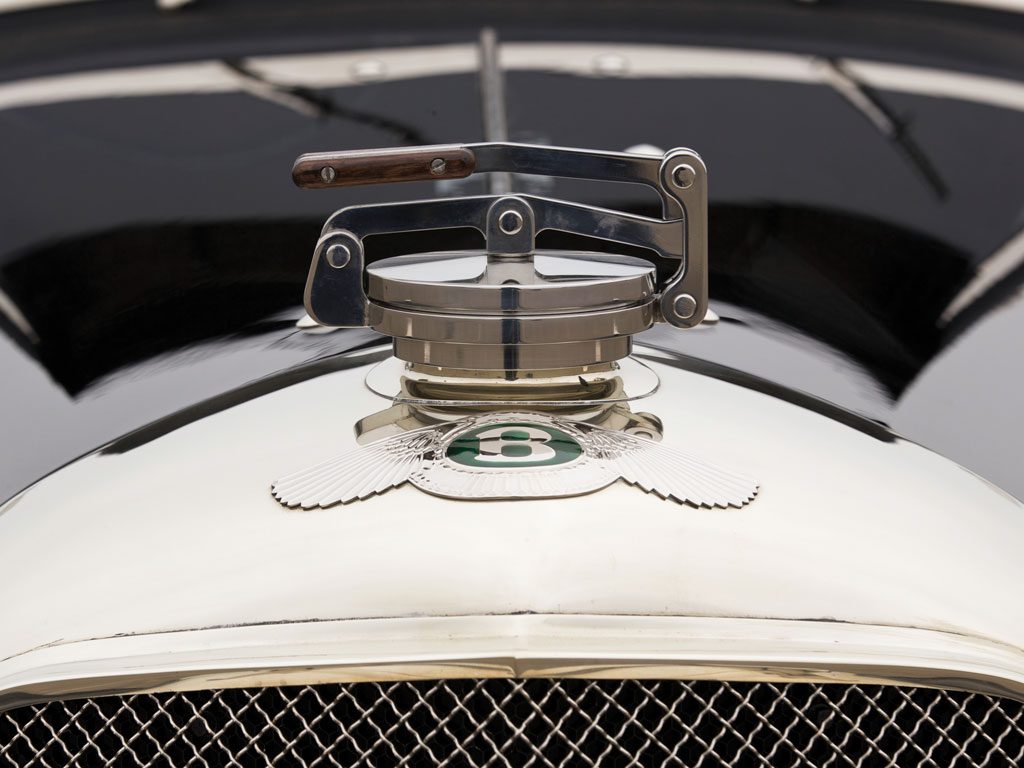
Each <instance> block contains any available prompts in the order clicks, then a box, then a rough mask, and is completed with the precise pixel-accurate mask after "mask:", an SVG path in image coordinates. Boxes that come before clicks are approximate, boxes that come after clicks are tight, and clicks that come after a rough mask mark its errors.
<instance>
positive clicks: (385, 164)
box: [292, 144, 476, 189]
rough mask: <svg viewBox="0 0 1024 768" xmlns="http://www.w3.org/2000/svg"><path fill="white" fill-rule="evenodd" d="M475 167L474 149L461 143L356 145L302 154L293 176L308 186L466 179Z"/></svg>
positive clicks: (324, 187)
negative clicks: (400, 146) (401, 146)
mask: <svg viewBox="0 0 1024 768" xmlns="http://www.w3.org/2000/svg"><path fill="white" fill-rule="evenodd" d="M475 169H476V157H475V156H474V155H473V152H472V151H471V150H469V149H467V148H466V147H463V146H460V145H458V144H449V145H439V146H434V147H415V148H409V149H355V150H351V151H348V152H317V153H313V154H307V155H301V156H300V157H299V159H298V160H296V161H295V165H294V166H292V179H293V180H294V181H295V183H296V184H297V185H298V186H300V187H305V188H307V189H328V188H330V187H352V186H356V185H358V184H387V183H389V182H393V181H429V180H433V179H463V178H465V177H466V176H469V175H470V174H471V173H473V171H474V170H475Z"/></svg>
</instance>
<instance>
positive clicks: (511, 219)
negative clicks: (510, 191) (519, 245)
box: [498, 211, 523, 235]
mask: <svg viewBox="0 0 1024 768" xmlns="http://www.w3.org/2000/svg"><path fill="white" fill-rule="evenodd" d="M498 226H499V227H500V228H501V231H502V232H504V233H505V234H506V235H514V234H517V233H518V232H519V230H521V229H522V228H523V216H522V214H521V213H519V211H503V212H502V213H501V215H500V216H498Z"/></svg>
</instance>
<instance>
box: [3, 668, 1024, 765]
mask: <svg viewBox="0 0 1024 768" xmlns="http://www.w3.org/2000/svg"><path fill="white" fill-rule="evenodd" d="M269 763H277V764H280V765H302V766H315V765H322V766H326V765H342V766H349V765H368V766H369V765H372V766H403V765H424V764H429V765H445V766H485V765H486V766H513V765H515V766H526V765H537V766H563V765H574V766H575V765H598V764H600V765H602V766H605V765H644V766H648V765H684V766H721V765H740V766H747V765H750V766H758V765H761V766H772V767H773V768H774V767H775V766H798V765H814V766H819V765H822V766H833V765H834V766H876V765H897V766H903V765H907V766H919V765H928V766H968V765H986V766H1016V765H1020V764H1022V763H1024V705H1021V704H1018V703H1015V702H1011V701H1009V700H1003V699H995V698H991V697H988V696H982V695H977V694H968V693H957V692H949V691H935V690H928V689H923V688H897V687H891V686H884V687H883V686H869V685H862V686H850V685H824V686H823V685H811V684H804V683H791V684H785V685H781V684H778V685H777V684H772V683H720V682H696V683H683V682H676V681H636V680H627V681H613V680H604V681H585V680H526V681H523V680H502V679H495V680H442V681H429V682H398V683H354V684H348V685H322V686H317V687H310V686H305V687H289V688H263V689H241V690H224V691H198V692H192V693H163V694H155V695H150V694H138V695H131V696H120V697H109V698H99V699H87V700H83V701H70V702H54V703H50V704H44V705H38V706H32V707H23V708H21V709H17V710H13V711H11V712H8V713H5V714H0V764H9V765H19V766H20V765H44V766H64V765H69V764H74V765H100V764H115V765H118V766H121V765H127V766H130V765H139V766H169V765H175V766H222V765H241V766H249V765H254V766H255V765H267V764H269Z"/></svg>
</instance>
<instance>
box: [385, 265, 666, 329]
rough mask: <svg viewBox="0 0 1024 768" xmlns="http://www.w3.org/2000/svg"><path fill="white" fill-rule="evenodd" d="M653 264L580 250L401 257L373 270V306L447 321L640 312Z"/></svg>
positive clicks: (650, 289)
mask: <svg viewBox="0 0 1024 768" xmlns="http://www.w3.org/2000/svg"><path fill="white" fill-rule="evenodd" d="M654 279H655V269H654V265H653V264H651V263H650V262H648V261H644V260H643V259H637V258H633V257H630V256H618V255H612V254H604V253H583V252H578V251H537V252H536V253H534V254H532V255H531V256H527V257H521V258H514V259H509V258H505V257H495V256H489V255H488V254H487V253H485V252H483V251H476V252H469V251H452V252H438V253H426V254H420V255H416V256H397V257H394V258H390V259H383V260H381V261H377V262H374V263H373V264H371V265H370V266H368V267H367V268H366V286H367V287H366V295H367V297H368V298H369V299H370V301H371V302H374V303H379V304H384V305H387V306H389V307H394V308H397V309H417V310H424V311H427V312H441V313H446V314H462V313H465V314H486V315H509V314H559V313H566V312H573V313H587V312H599V311H602V310H606V309H617V308H621V307H628V306H637V305H640V304H643V303H647V302H649V301H650V299H651V298H652V297H653V296H654Z"/></svg>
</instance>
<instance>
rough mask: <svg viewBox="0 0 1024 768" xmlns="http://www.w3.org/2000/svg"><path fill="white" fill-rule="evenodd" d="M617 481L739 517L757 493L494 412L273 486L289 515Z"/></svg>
mask: <svg viewBox="0 0 1024 768" xmlns="http://www.w3.org/2000/svg"><path fill="white" fill-rule="evenodd" d="M620 478H621V479H622V480H624V481H626V482H627V483H629V484H630V485H635V486H637V487H638V488H640V489H641V490H642V491H645V492H646V493H652V494H654V495H655V496H659V497H660V498H662V499H668V500H671V501H675V502H676V503H679V504H683V503H686V504H689V505H691V506H694V507H708V508H710V507H719V508H723V509H724V508H726V507H736V508H739V507H742V506H744V505H745V504H747V503H748V502H749V501H751V500H752V499H753V498H754V496H755V495H756V494H757V489H758V486H757V483H756V482H755V481H754V480H752V479H750V478H748V477H745V476H743V475H740V474H736V473H733V472H729V471H727V470H724V469H720V468H718V467H715V466H714V465H712V464H710V463H708V462H706V461H703V460H701V459H697V458H694V457H692V456H688V455H687V454H685V453H682V452H681V451H676V450H673V449H670V448H667V447H665V446H662V445H659V444H658V443H656V442H653V441H652V440H649V439H645V438H641V437H638V436H637V435H636V434H633V435H630V434H626V433H625V432H619V431H613V430H609V429H602V428H600V427H595V426H593V425H590V424H584V423H579V422H573V421H568V420H564V419H559V418H552V417H550V416H545V415H543V414H539V413H517V412H515V411H498V412H494V413H487V414H484V415H481V416H476V417H470V418H464V419H459V420H456V421H450V422H447V423H442V424H439V425H437V426H433V427H427V428H425V429H418V430H413V431H410V432H406V433H404V434H401V435H399V436H397V437H392V438H389V439H386V440H383V441H381V442H378V443H373V444H372V445H369V446H366V447H365V448H359V449H357V450H355V451H350V452H348V453H344V454H342V455H340V456H336V457H334V458H332V459H329V460H327V461H325V462H322V463H320V464H317V465H315V466H313V467H309V468H308V469H304V470H301V471H299V472H296V473H294V474H292V475H289V476H287V477H284V478H282V479H281V480H278V481H277V482H276V483H274V484H273V487H272V491H273V493H274V497H275V498H277V500H278V501H280V502H281V503H282V504H285V505H286V506H289V507H302V508H303V509H312V508H315V507H329V506H332V505H334V504H347V503H349V502H352V501H356V500H357V499H365V498H367V497H369V496H372V495H374V494H377V493H383V492H384V491H386V490H388V489H390V488H394V487H396V486H399V485H402V484H403V483H405V482H406V481H408V482H411V483H412V484H413V485H415V486H416V487H417V488H419V489H420V490H423V491H427V492H428V493H432V494H434V495H436V496H444V497H448V498H472V499H492V498H501V499H522V498H552V497H561V496H578V495H580V494H584V493H590V492H591V491H596V490H599V489H601V488H604V487H606V486H608V485H610V484H612V483H614V482H615V481H617V480H619V479H620Z"/></svg>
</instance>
